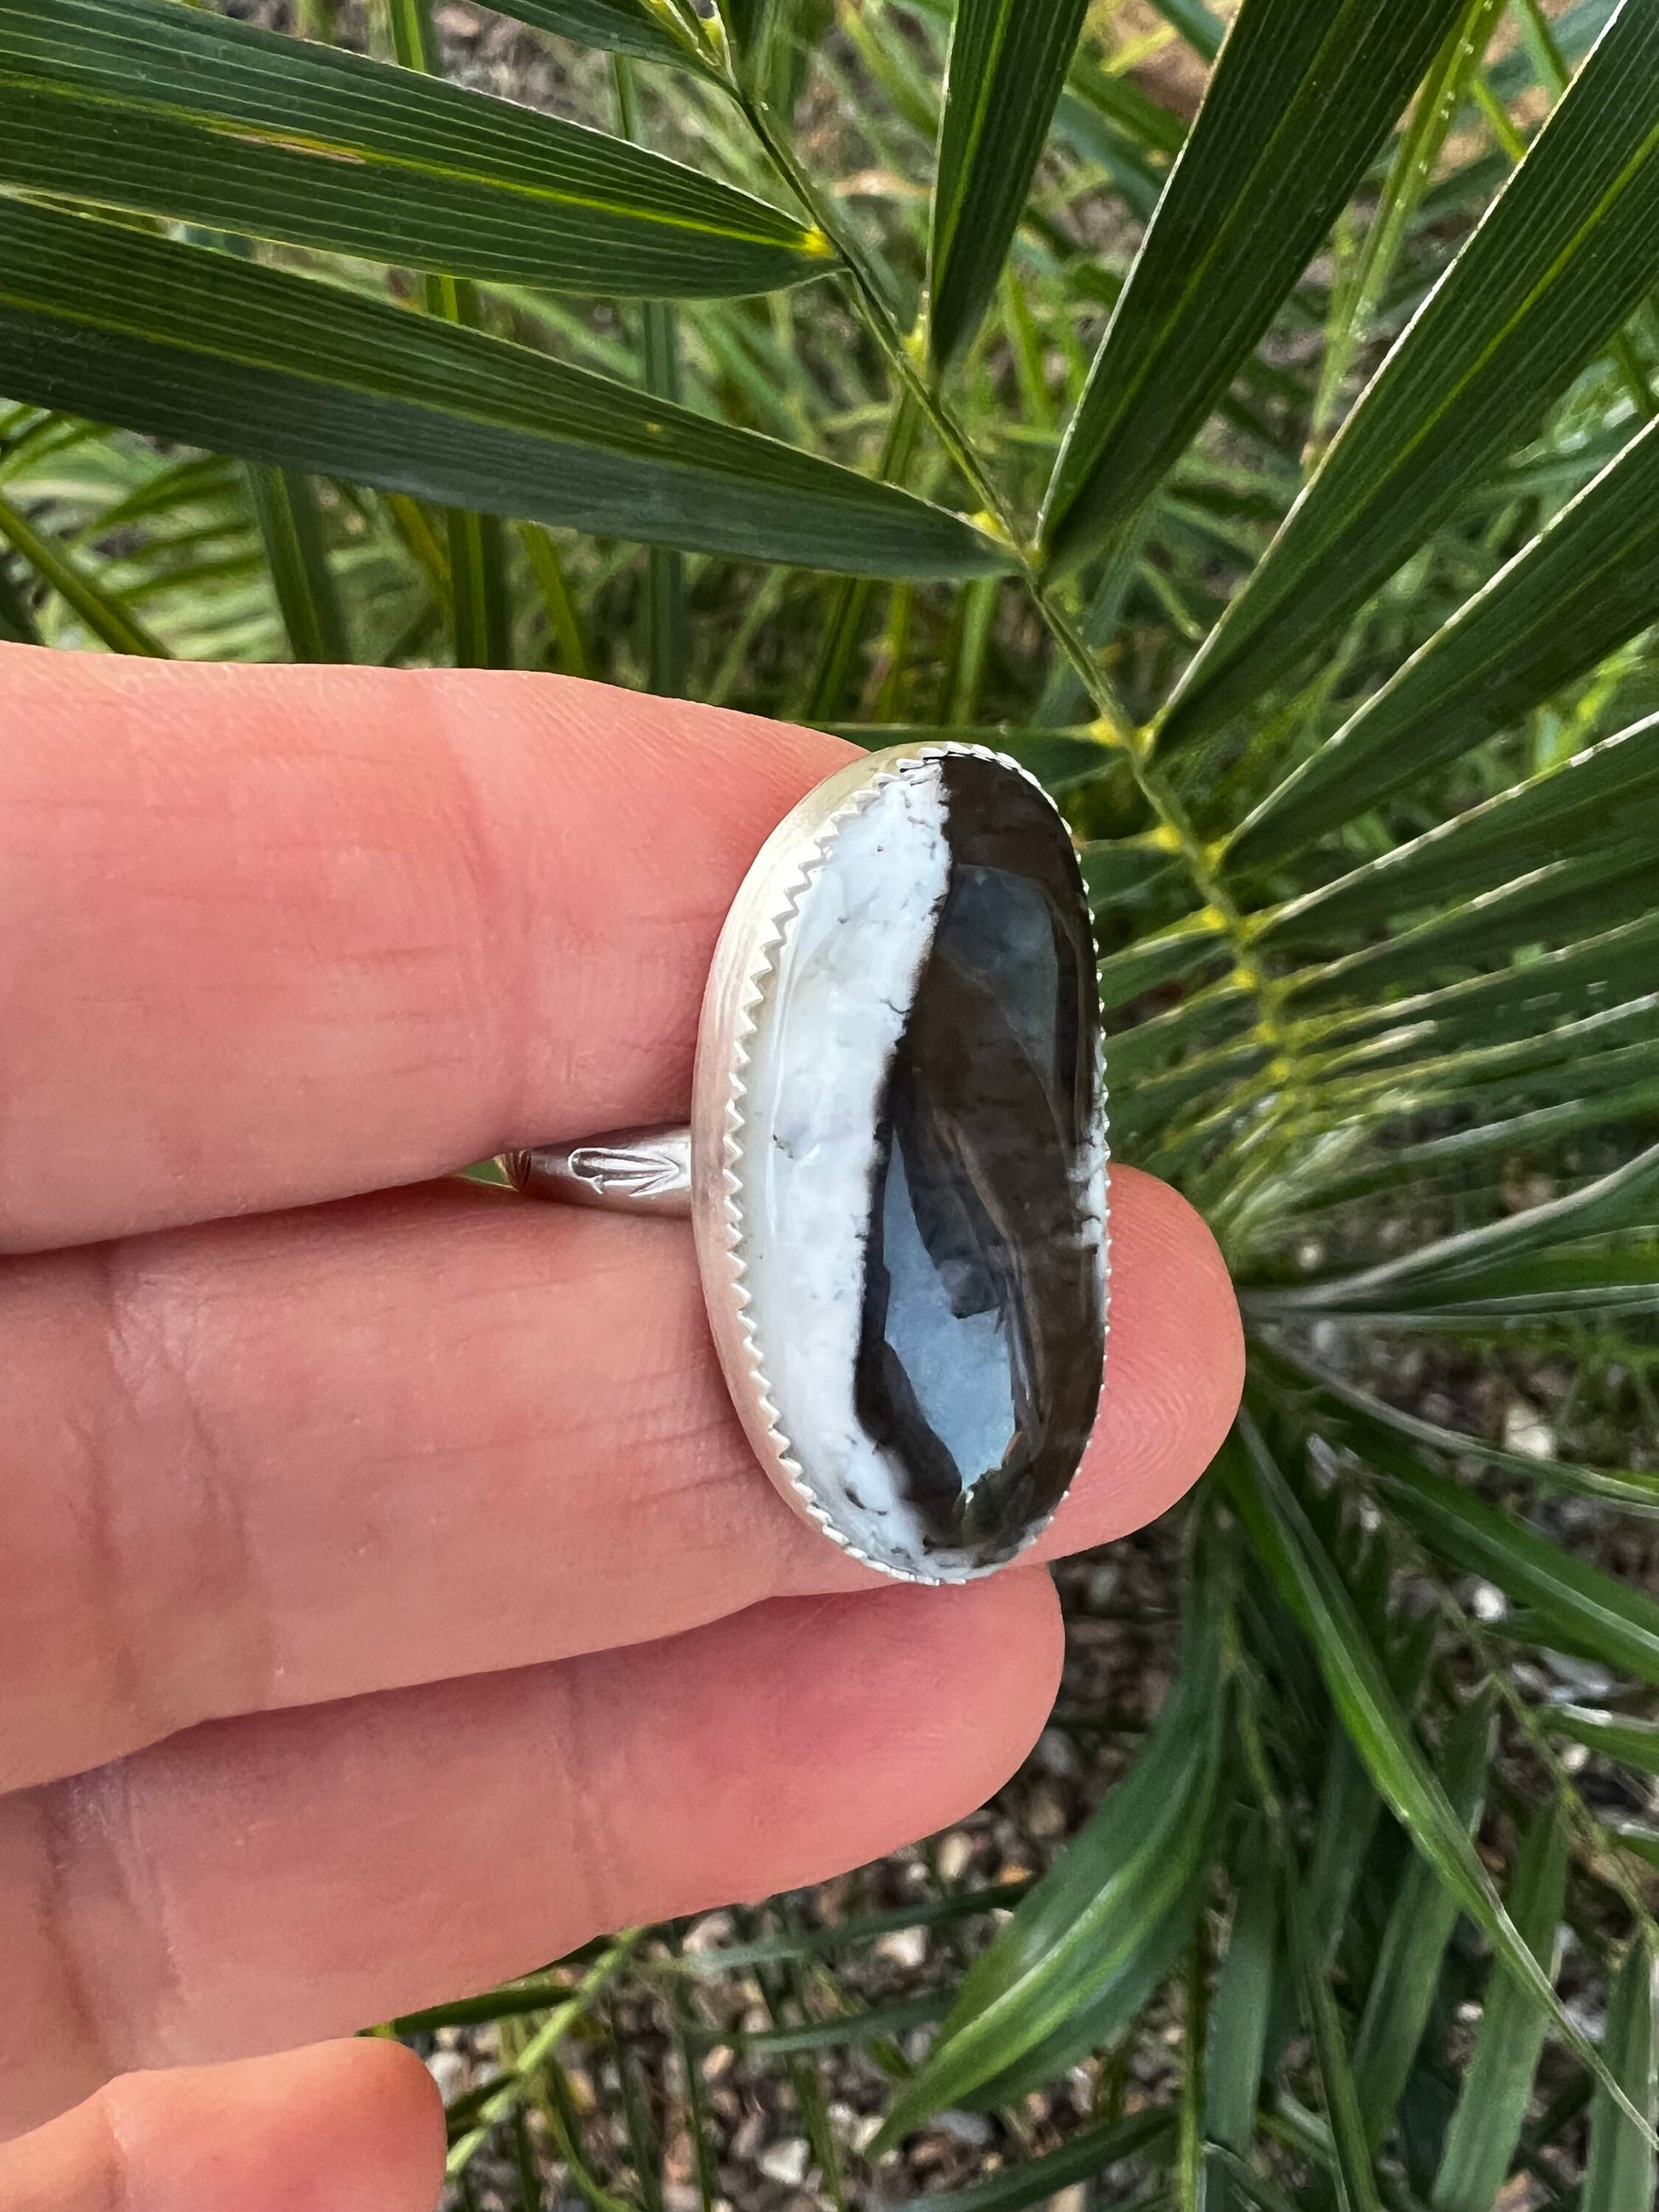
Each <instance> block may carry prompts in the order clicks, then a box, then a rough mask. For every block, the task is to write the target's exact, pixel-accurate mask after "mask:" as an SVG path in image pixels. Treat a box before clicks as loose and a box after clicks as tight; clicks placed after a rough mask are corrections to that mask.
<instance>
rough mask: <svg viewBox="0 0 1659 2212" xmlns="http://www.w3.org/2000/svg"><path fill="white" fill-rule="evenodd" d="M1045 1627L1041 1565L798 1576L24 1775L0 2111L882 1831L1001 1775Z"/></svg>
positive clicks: (711, 1895)
mask: <svg viewBox="0 0 1659 2212" xmlns="http://www.w3.org/2000/svg"><path fill="white" fill-rule="evenodd" d="M1060 1656H1061V1632H1060V1613H1059V1607H1058V1605H1057V1603H1056V1601H1055V1598H1054V1590H1053V1588H1052V1586H1051V1585H1050V1583H1049V1581H1048V1577H1047V1575H1045V1574H1044V1573H1043V1572H1042V1571H1041V1570H1040V1569H1033V1568H1025V1569H1016V1570H1013V1571H1010V1572H1007V1573H1004V1574H1000V1575H997V1576H994V1577H992V1578H991V1579H990V1580H988V1581H986V1582H981V1583H973V1584H970V1585H969V1586H968V1587H966V1588H963V1589H949V1590H921V1589H902V1588H898V1587H894V1586H890V1587H888V1588H886V1589H880V1590H871V1591H865V1592H861V1593H859V1594H857V1595H847V1596H840V1597H818V1598H804V1599H793V1600H781V1601H774V1602H772V1603H770V1604H768V1605H763V1606H757V1607H750V1609H749V1610H748V1611H747V1612H745V1613H739V1614H738V1615H736V1616H735V1617H733V1618H732V1619H730V1620H723V1621H720V1622H717V1623H715V1624H714V1626H710V1627H708V1628H702V1629H696V1630H693V1631H692V1632H690V1633H689V1634H687V1635H684V1636H681V1637H676V1638H667V1639H665V1640H663V1641H660V1642H657V1643H653V1644H640V1645H636V1646H635V1647H634V1648H633V1649H631V1650H621V1651H611V1652H606V1653H603V1654H599V1655H595V1656H592V1657H591V1658H586V1659H575V1660H567V1661H564V1662H560V1663H558V1664H556V1665H554V1666H550V1667H540V1668H526V1669H522V1670H520V1671H517V1672H515V1673H513V1674H492V1675H480V1676H475V1677H474V1678H473V1679H472V1680H469V1681H458V1682H446V1683H440V1684H435V1685H433V1686H429V1687H427V1688H423V1689H418V1690H405V1691H400V1692H392V1693H390V1694H388V1695H386V1696H384V1697H380V1698H367V1699H356V1700H352V1701H350V1702H348V1703H345V1704H341V1705H327V1706H322V1707H318V1708H314V1709H313V1710H311V1711H299V1712H288V1713H278V1714H271V1715H268V1716H265V1717H262V1718H259V1719H253V1720H245V1721H238V1722H232V1723H216V1724H213V1725H210V1726H209V1727H206V1728H203V1729H196V1730H193V1731H191V1733H190V1734H188V1735H183V1736H179V1737H175V1738H173V1740H172V1741H169V1742H167V1743H165V1744H161V1745H158V1746H156V1747H154V1748H153V1749H151V1750H149V1751H147V1752H142V1753H138V1754H137V1755H136V1756H135V1757H134V1758H132V1759H128V1760H125V1761H123V1762H121V1763H119V1764H118V1765H115V1766H112V1767H106V1768H103V1769H100V1770H99V1771H97V1772H95V1773H94V1774H91V1775H88V1776H83V1777H81V1778H77V1779H76V1780H74V1781H70V1782H67V1783H60V1784H54V1785H52V1786H51V1787H49V1788H46V1789H44V1790H37V1791H32V1792H25V1793H22V1794H21V1795H18V1796H13V1797H10V1798H8V1799H6V1800H4V1801H3V1802H0V1957H3V1958H4V1959H5V1960H7V1963H8V1989H7V2003H6V2006H5V2008H4V2009H3V2012H0V2126H3V2127H9V2128H11V2129H21V2128H24V2127H27V2126H31V2125H35V2124H40V2122H41V2121H42V2120H44V2119H46V2118H48V2117H50V2116H51V2115H52V2113H53V2112H58V2111H61V2110H62V2109H63V2108H64V2106H67V2105H69V2104H70V2103H72V2102H74V2101H76V2100H78V2099H79V2098H81V2097H82V2096H85V2095H87V2094H88V2093H90V2091H91V2090H92V2089H93V2088H94V2087H95V2086H96V2085H97V2083H98V2082H99V2081H100V2080H102V2079H104V2078H105V2077H106V2076H107V2075H111V2074H113V2073H118V2072H122V2071H125V2070H126V2069H131V2068H132V2067H134V2066H141V2065H168V2064H191V2063H200V2062H202V2061H204V2060H208V2059H215V2058H222V2057H234V2056H245V2055H251V2054H252V2053H253V2052H255V2051H259V2050H263V2049H274V2048H281V2047H284V2046H286V2045H292V2044H295V2043H300V2042H304V2041H308V2040H311V2039H314V2038H316V2037H319V2036H322V2035H330V2034H337V2033H343V2032H344V2031H346V2030H349V2029H351V2028H355V2027H358V2026H360V2025H361V2024H362V2023H363V2022H365V2021H372V2020H375V2019H383V2018H386V2017H387V2016H389V2015H392V2014H394V2013H398V2012H401V2011H404V2010H407V2009H410V2008H414V2007H416V2006H418V2005H422V2004H427V2003H431V2002H435V2001H436V2000H437V1999H438V1998H440V1997H441V1996H453V1995H454V1994H456V1993H457V1992H459V1991H462V1990H475V1989H479V1988H483V1987H487V1986H488V1985H489V1984H490V1983H492V1982H494V1981H495V1980H498V1979H500V1978H502V1977H503V1976H505V1975H508V1974H513V1973H521V1972H527V1971H529V1970H530V1969H532V1967H534V1966H537V1965H538V1963H540V1962H541V1961H543V1960H546V1959H549V1958H553V1957H557V1956H559V1955H561V1954H562V1953H564V1952H566V1951H568V1950H569V1949H570V1948H573V1947H574V1946H575V1945H576V1944H578V1943H580V1942H583V1941H585V1940H586V1938H587V1937H589V1936H592V1935H594V1934H596V1933H598V1932H599V1931H601V1930H604V1929H613V1928H617V1927H621V1926H626V1925H629V1924H631V1923H637V1922H642V1921H655V1920H658V1919H662V1918H668V1917H672V1916H675V1915H678V1914H681V1913H686V1912H692V1911H701V1910H703V1909H705V1908H707V1907H708V1906H711V1905H715V1904H724V1903H727V1902H729V1901H730V1900H731V1899H732V1898H734V1897H757V1896H764V1895H767V1894H769V1893H773V1892H775V1891H777V1890H781V1889H789V1888H793V1887H798V1886H799V1885H802V1884H805V1883H808V1882H811V1881H820V1880H823V1879H824V1878H826V1877H827V1876H828V1875H829V1874H830V1873H832V1872H835V1871H838V1870H839V1869H842V1868H845V1867H848V1866H854V1865H858V1864H860V1863H864V1862H866V1861H867V1860H869V1859H872V1858H875V1857H879V1856H881V1855H882V1854H884V1853H885V1852H886V1851H889V1850H892V1849H894V1848H896V1846H897V1845H898V1844H901V1843H903V1842H907V1841H908V1840H910V1839H911V1838H914V1837H915V1836H918V1835H923V1834H927V1833H930V1832H933V1830H935V1829H937V1828H939V1827H941V1826H945V1825H946V1824H947V1823H948V1822H950V1821H951V1820H956V1819H958V1818H960V1816H961V1815H962V1814H963V1813H964V1812H965V1811H967V1810H968V1809H969V1808H971V1807H973V1806H975V1805H978V1804H981V1803H982V1802H984V1800H985V1799H986V1798H987V1796H989V1795H990V1794H991V1793H992V1792H993V1791H994V1790H996V1789H997V1788H999V1787H1000V1784H1002V1783H1003V1782H1004V1781H1005V1780H1006V1778H1007V1776H1008V1775H1009V1774H1010V1773H1011V1772H1012V1770H1013V1768H1014V1767H1015V1766H1016V1765H1017V1764H1018V1761H1019V1759H1021V1758H1022V1757H1023V1755H1024V1753H1025V1752H1026V1750H1027V1749H1028V1748H1029V1747H1030V1744H1031V1742H1032V1741H1034V1740H1035V1738H1036V1735H1037V1733H1038V1731H1039V1730H1040V1729H1041V1728H1042V1723H1043V1721H1044V1719H1045V1718H1046V1717H1047V1714H1048V1707H1049V1705H1050V1703H1051V1701H1052V1699H1053V1697H1054V1691H1055V1688H1056V1686H1057V1683H1058V1680H1059V1671H1060Z"/></svg>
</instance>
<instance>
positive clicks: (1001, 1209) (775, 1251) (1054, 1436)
mask: <svg viewBox="0 0 1659 2212" xmlns="http://www.w3.org/2000/svg"><path fill="white" fill-rule="evenodd" d="M1094 971H1095V952H1094V940H1093V937H1092V935H1091V928H1090V922H1089V911H1088V905H1087V902H1086V898H1085V893H1084V888H1083V881H1082V877H1081V874H1080V872H1079V866H1078V862H1077V856H1076V854H1075V852H1074V850H1073V844H1072V840H1071V836H1070V833H1069V831H1068V830H1067V829H1066V824H1065V823H1064V821H1063V820H1062V818H1061V817H1060V814H1059V813H1058V812H1057V811H1056V810H1055V808H1054V805H1053V804H1052V802H1051V801H1050V800H1049V799H1048V795H1047V794H1046V793H1044V791H1043V790H1042V787H1041V785H1040V784H1038V783H1037V782H1036V781H1035V780H1034V779H1033V778H1032V777H1030V776H1029V775H1027V774H1026V773H1025V771H1024V769H1021V768H1020V767H1018V765H1017V764H1016V763H1014V762H1012V761H1010V760H1007V759H1006V758H1005V757H1003V756H1002V755H1001V754H1000V753H994V752H990V751H987V750H985V749H984V748H982V747H981V746H977V745H951V744H913V745H900V746H895V747H893V748H892V749H891V750H888V751H885V752H878V753H872V754H870V755H868V756H866V757H864V758H863V759H860V760H857V761H854V763H852V764H851V765H850V766H848V767H847V768H845V769H842V770H841V771H840V773H839V774H837V775H832V776H830V777H829V779H828V780H827V781H825V782H823V783H821V784H820V785H819V786H818V787H817V789H816V790H814V791H811V792H809V793H807V795H806V797H805V799H802V801H801V802H800V804H799V805H798V806H796V807H795V808H794V809H793V811H792V812H791V813H789V814H788V815H787V816H786V817H785V818H784V820H783V821H782V822H781V823H779V824H778V827H777V828H776V829H775V830H774V831H773V833H772V835H771V836H770V837H769V838H768V840H767V842H766V843H765V845H764V846H763V848H762V849H761V851H760V853H759V854H758V855H757V859H756V860H755V862H754V865H753V866H752V867H751V868H750V871H749V873H748V875H747V876H746V877H745V878H744V883H743V886H742V888H741V890H739V891H738V896H737V898H736V899H735V901H734V902H733V903H732V909H731V912H730V914H729V915H727V917H726V924H725V927H724V928H723V929H722V931H721V933H720V942H719V945H718V946H717V948H716V950H715V953H714V963H713V966H712V967H711V969H710V970H709V975H708V988H707V991H706V993H705V994H704V998H703V1006H702V1022H701V1024H700V1027H699V1030H698V1037H697V1057H696V1079H695V1082H694V1086H693V1103H692V1113H691V1122H690V1127H689V1128H661V1129H656V1128H653V1129H624V1130H618V1131H615V1132H612V1133H610V1134H607V1135H601V1136H596V1137H589V1138H586V1139H581V1140H580V1141H578V1142H576V1143H574V1144H562V1145H550V1146H537V1147H534V1148H532V1149H530V1150H527V1151H524V1152H509V1153H505V1154H503V1155H502V1158H501V1164H502V1166H503V1167H504V1169H505V1170H506V1171H507V1175H508V1176H509V1177H510V1178H511V1180H512V1182H513V1184H514V1185H515V1186H516V1188H518V1189H519V1190H520V1191H521V1192H524V1193H526V1194H528V1195H530V1196H532V1197H537V1198H552V1199H557V1200H563V1201H565V1202H567V1203H573V1204H576V1205H580V1206H606V1207H611V1208H614V1209H617V1210H622V1211H626V1212H646V1213H661V1214H679V1215H687V1216H689V1217H690V1219H691V1222H692V1225H693V1229H694V1232H695V1236H696V1248H697V1255H698V1260H699V1263H700V1267H701V1270H702V1285H703V1296H704V1300H705V1302H706V1304H707V1306H708V1320H709V1326H710V1328H711V1330H712V1332H713V1334H714V1344H715V1346H716V1349H717V1350H718V1352H719V1354H720V1364H721V1367H722V1369H723V1370H724V1372H725V1376H726V1386H727V1388H728V1389H729V1390H730V1392H731V1395H732V1403H733V1405H734V1406H735V1407H736V1408H737V1411H738V1415H739V1417H740V1419H742V1422H743V1425H744V1430H745V1431H747V1434H748V1437H749V1439H750V1443H751V1444H752V1445H753V1446H754V1449H755V1450H756V1452H757V1455H758V1456H759V1458H760V1460H761V1462H762V1464H763V1467H764V1468H766V1470H767V1472H768V1474H769V1475H770V1476H771V1478H772V1480H773V1481H774V1482H775V1484H776V1486H777V1487H778V1489H779V1490H780V1491H781V1492H782V1494H783V1496H784V1497H785V1498H787V1500H788V1501H789V1503H790V1504H792V1505H793V1507H794V1508H795V1510H797V1512H799V1513H801V1514H803V1515H805V1517H806V1518H807V1519H809V1520H810V1521H811V1522H813V1523H814V1525H815V1526H817V1528H821V1529H822V1530H823V1533H824V1534H825V1535H827V1536H829V1538H831V1539H832V1540H833V1541H835V1542H836V1543H837V1544H839V1545H841V1546H842V1547H843V1548H844V1549H845V1550H847V1551H848V1552H850V1553H852V1554H853V1556H854V1558H855V1559H861V1560H863V1561H864V1562H865V1563H866V1565H870V1566H872V1567H876V1568H878V1569H880V1570H881V1571H883V1572H884V1573H886V1574H889V1575H891V1576H894V1577H896V1578H898V1579H899V1580H901V1581H905V1582H922V1583H955V1582H966V1581H969V1580H972V1579H974V1578H975V1577H979V1576H981V1575H986V1574H991V1573H994V1571H996V1570H997V1569H998V1568H999V1567H1001V1566H1004V1565H1006V1564H1007V1562H1008V1561H1009V1560H1010V1559H1013V1558H1015V1557H1016V1556H1017V1555H1018V1553H1020V1552H1022V1551H1024V1549H1025V1548H1026V1547H1027V1546H1028V1545H1030V1544H1031V1543H1032V1542H1034V1541H1036V1537H1037V1536H1038V1535H1039V1534H1041V1533H1042V1529H1043V1528H1045V1527H1046V1526H1047V1524H1048V1521H1049V1520H1050V1519H1051V1518H1052V1517H1053V1515H1054V1510H1055V1508H1056V1507H1057V1506H1058V1505H1059V1504H1060V1498H1062V1497H1063V1496H1064V1494H1065V1492H1066V1487H1067V1486H1068V1485H1069V1483H1070V1481H1071V1480H1072V1477H1073V1474H1075V1472H1076V1470H1077V1466H1078V1463H1079V1460H1080V1459H1081V1457H1082V1455H1083V1449H1084V1446H1085V1443H1087V1441H1088V1437H1089V1432H1090V1430H1091V1426H1092V1425H1093V1422H1094V1418H1095V1413H1096V1407H1097V1401H1098V1397H1099V1392H1100V1387H1101V1377H1102V1370H1103V1361H1104V1354H1105V1340H1106V1308H1107V1281H1108V1238H1107V1212H1108V1206H1107V1150H1106V1124H1105V1105H1104V1083H1103V1066H1102V1058H1101V1045H1100V1013H1099V1004H1098V998H1097V991H1096V986H1095V972H1094Z"/></svg>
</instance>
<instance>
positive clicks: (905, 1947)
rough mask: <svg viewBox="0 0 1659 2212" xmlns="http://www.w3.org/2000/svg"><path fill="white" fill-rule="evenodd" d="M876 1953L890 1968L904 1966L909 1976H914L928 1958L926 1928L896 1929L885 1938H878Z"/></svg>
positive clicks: (891, 1930)
mask: <svg viewBox="0 0 1659 2212" xmlns="http://www.w3.org/2000/svg"><path fill="white" fill-rule="evenodd" d="M875 1953H876V1956H877V1957H878V1959H885V1960H887V1961H888V1963H889V1965H890V1966H902V1968H903V1969H904V1971H905V1972H906V1973H907V1974H914V1973H915V1971H916V1969H917V1967H918V1966H921V1965H922V1964H923V1962H924V1961H925V1960H926V1959H927V1929H925V1928H894V1929H890V1931H889V1932H888V1933H887V1934H886V1935H885V1936H878V1938H877V1939H876V1943H875Z"/></svg>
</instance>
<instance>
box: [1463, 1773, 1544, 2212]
mask: <svg viewBox="0 0 1659 2212" xmlns="http://www.w3.org/2000/svg"><path fill="white" fill-rule="evenodd" d="M1567 1857H1568V1839H1567V1831H1566V1826H1565V1822H1564V1821H1563V1820H1562V1818H1561V1814H1560V1810H1559V1807H1558V1806H1557V1805H1556V1804H1554V1803H1553V1802H1550V1803H1547V1804H1545V1805H1543V1806H1542V1807H1541V1808H1540V1809H1539V1810H1538V1812H1536V1813H1535V1814H1534V1815H1533V1818H1532V1820H1531V1822H1530V1824H1529V1825H1528V1830H1527V1835H1526V1838H1525V1841H1524V1842H1523V1843H1522V1846H1521V1850H1520V1855H1519V1857H1517V1858H1516V1866H1515V1880H1514V1883H1513V1885H1512V1887H1511V1888H1510V1897H1509V1907H1510V1917H1511V1918H1512V1919H1513V1921H1514V1922H1515V1924H1516V1928H1517V1929H1519V1930H1520V1933H1521V1936H1522V1939H1523V1941H1524V1942H1525V1943H1526V1945H1527V1947H1528V1949H1529V1950H1530V1951H1531V1953H1532V1954H1533V1956H1534V1958H1535V1959H1536V1960H1537V1961H1538V1964H1539V1966H1540V1968H1541V1971H1542V1972H1545V1973H1547V1974H1548V1975H1549V1976H1550V1977H1551V1978H1552V1980H1553V1978H1554V1973H1555V1957H1556V1932H1557V1929H1558V1928H1559V1924H1560V1919H1561V1910H1562V1906H1563V1904H1564V1903H1565V1898H1566V1892H1567ZM1544 2030H1545V2023H1544V2019H1543V2015H1541V2013H1539V2012H1538V2011H1537V2010H1536V2008H1534V2007H1533V2006H1532V2005H1530V2004H1528V2002H1527V2000H1526V1998H1525V1997H1524V1996H1522V1993H1521V1991H1520V1990H1518V1989H1517V1988H1516V1985H1515V1984H1514V1983H1513V1982H1512V1981H1510V1979H1509V1978H1508V1977H1507V1976H1506V1975H1504V1974H1500V1973H1498V1972H1496V1971H1494V1972H1492V1973H1491V1974H1489V1975H1488V1977H1487V1980H1486V2001H1485V2002H1484V2003H1483V2005H1482V2006H1481V2008H1480V2032H1479V2033H1478V2034H1477V2035H1476V2037H1475V2042H1474V2051H1473V2052H1472V2053H1471V2054H1470V2057H1469V2063H1468V2070H1467V2072H1466V2073H1465V2074H1464V2076H1463V2083H1462V2088H1461V2090H1460V2091H1459V2093H1458V2099H1457V2106H1456V2110H1455V2112H1453V2114H1452V2118H1451V2125H1450V2127H1449V2129H1448V2130H1447V2133H1446V2147H1445V2149H1444V2152H1443V2154H1442V2157H1441V2161H1440V2168H1439V2171H1438V2172H1437V2174H1436V2176H1435V2183H1434V2197H1433V2208H1434V2212H1491V2207H1492V2200H1493V2198H1494V2197H1496V2196H1497V2195H1498V2191H1499V2190H1500V2189H1501V2188H1502V2187H1503V2184H1504V2175H1505V2174H1506V2173H1507V2172H1508V2171H1509V2167H1510V2160H1511V2159H1512V2158H1513V2157H1514V2155H1515V2151H1516V2144H1517V2142H1519V2140H1520V2136H1521V2128H1522V2122H1523V2121H1524V2120H1525V2118H1526V2116H1527V2105H1528V2099H1529V2098H1530V2096H1531V2093H1532V2081H1533V2075H1534V2073H1535V2072H1536V2071H1537V2068H1538V2060H1539V2057H1540V2054H1541V2051H1542V2050H1543V2047H1544Z"/></svg>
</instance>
